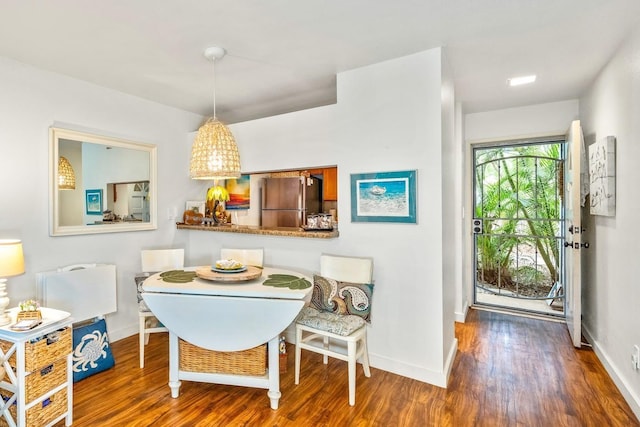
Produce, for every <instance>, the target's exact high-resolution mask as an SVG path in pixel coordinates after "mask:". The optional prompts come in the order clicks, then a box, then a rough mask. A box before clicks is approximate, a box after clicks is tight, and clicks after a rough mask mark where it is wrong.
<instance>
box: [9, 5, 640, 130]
mask: <svg viewBox="0 0 640 427" xmlns="http://www.w3.org/2000/svg"><path fill="white" fill-rule="evenodd" d="M639 20H640V1H638V0H562V1H558V0H269V1H265V0H243V1H221V0H207V1H204V0H133V1H132V0H108V1H101V2H95V1H86V0H56V1H42V0H2V1H1V2H0V56H5V57H8V58H12V59H15V60H17V61H20V62H23V63H26V64H31V65H33V66H35V67H38V68H41V69H45V70H50V71H53V72H57V73H60V74H65V75H68V76H71V77H74V78H78V79H81V80H85V81H88V82H92V83H95V84H97V85H100V86H104V87H107V88H111V89H115V90H118V91H121V92H125V93H128V94H132V95H136V96H139V97H141V98H145V99H149V100H152V101H156V102H159V103H161V104H165V105H169V106H173V107H176V108H179V109H182V110H187V111H191V112H195V113H198V114H202V115H211V114H212V112H213V65H212V64H211V63H210V62H209V61H207V60H206V59H205V58H204V56H203V52H204V49H205V48H207V47H209V46H221V47H224V48H225V49H226V50H227V52H228V53H227V56H225V57H224V58H223V59H222V60H221V61H218V62H216V65H215V76H216V88H217V90H216V98H217V102H216V105H217V115H218V117H219V118H220V119H221V120H223V121H226V122H228V123H235V122H240V121H245V120H251V119H255V118H259V117H265V116H271V115H275V114H280V113H285V112H289V111H295V110H300V109H305V108H310V107H315V106H319V105H326V104H331V103H334V102H335V100H336V93H335V91H336V89H335V82H336V77H335V76H336V73H339V72H342V71H346V70H350V69H354V68H358V67H362V66H365V65H368V64H373V63H377V62H381V61H384V60H387V59H392V58H397V57H401V56H404V55H409V54H412V53H416V52H420V51H423V50H427V49H430V48H434V47H438V46H444V47H445V53H446V56H447V58H448V61H449V63H450V65H451V68H452V70H453V76H454V81H455V88H456V97H457V99H458V101H460V102H461V103H462V106H463V109H464V111H465V112H467V113H468V112H477V111H488V110H494V109H500V108H509V107H517V106H522V105H529V104H538V103H544V102H553V101H559V100H566V99H574V98H577V97H578V96H579V95H580V94H581V93H582V91H583V90H584V89H585V88H586V87H587V86H588V85H589V83H590V82H591V81H592V80H593V79H594V77H595V76H596V75H597V73H598V71H599V70H600V69H601V68H602V67H603V66H604V64H605V63H606V62H607V60H608V59H609V58H610V57H611V56H612V54H613V53H614V52H615V49H616V48H617V46H619V44H620V43H621V42H622V40H623V39H624V38H625V37H626V36H627V35H628V34H629V32H630V31H631V29H632V27H633V26H634V24H637V23H638V21H639ZM525 74H537V76H538V81H537V82H536V83H535V84H534V85H530V86H527V87H518V88H509V87H507V85H506V79H507V78H509V77H513V76H519V75H525Z"/></svg>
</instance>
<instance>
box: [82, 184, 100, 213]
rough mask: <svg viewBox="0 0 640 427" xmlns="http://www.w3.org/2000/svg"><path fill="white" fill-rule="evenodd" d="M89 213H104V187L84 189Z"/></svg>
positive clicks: (86, 207)
mask: <svg viewBox="0 0 640 427" xmlns="http://www.w3.org/2000/svg"><path fill="white" fill-rule="evenodd" d="M84 200H85V209H86V214H87V215H102V189H95V190H85V191H84Z"/></svg>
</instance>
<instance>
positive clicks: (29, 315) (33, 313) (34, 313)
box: [16, 310, 42, 322]
mask: <svg viewBox="0 0 640 427" xmlns="http://www.w3.org/2000/svg"><path fill="white" fill-rule="evenodd" d="M20 320H42V313H41V312H40V310H29V311H19V312H18V315H17V316H16V321H17V322H19V321H20Z"/></svg>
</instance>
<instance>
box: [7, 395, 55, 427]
mask: <svg viewBox="0 0 640 427" xmlns="http://www.w3.org/2000/svg"><path fill="white" fill-rule="evenodd" d="M2 398H3V399H4V400H5V401H6V400H7V399H8V398H9V396H7V395H6V394H5V392H4V391H3V393H2ZM65 412H67V388H66V387H65V388H63V389H61V390H59V391H57V392H55V393H54V394H53V395H51V396H49V397H48V398H46V399H43V400H42V402H38V403H37V404H35V405H33V406H32V407H31V408H29V409H27V412H26V413H25V418H26V421H27V422H26V425H27V426H44V425H48V424H51V421H53V420H54V419H56V418H58V417H59V416H60V415H62V414H64V413H65ZM9 413H10V414H11V418H12V419H13V421H14V422H17V416H18V410H17V406H16V402H13V403H12V404H11V406H9ZM8 425H9V424H8V423H7V420H6V419H5V417H2V416H0V427H5V426H8Z"/></svg>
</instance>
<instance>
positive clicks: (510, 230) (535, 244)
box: [475, 143, 563, 296]
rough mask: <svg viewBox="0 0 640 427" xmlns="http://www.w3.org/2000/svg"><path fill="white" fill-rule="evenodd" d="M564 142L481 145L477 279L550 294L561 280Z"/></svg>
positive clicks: (519, 290)
mask: <svg viewBox="0 0 640 427" xmlns="http://www.w3.org/2000/svg"><path fill="white" fill-rule="evenodd" d="M561 150H562V145H561V144H559V143H553V144H536V145H523V146H517V147H513V146H509V147H493V148H490V149H479V150H476V189H475V217H476V218H483V220H484V221H483V230H484V233H483V234H482V235H478V236H477V257H478V265H477V269H478V270H477V279H478V280H479V281H481V282H482V283H484V284H485V285H489V286H490V287H492V288H498V289H508V290H511V291H514V292H516V293H518V294H522V295H527V296H545V295H546V293H548V291H549V290H550V289H551V286H552V285H553V283H554V282H555V281H556V280H558V274H559V271H558V266H559V256H560V253H559V240H558V239H557V237H559V236H560V224H561V222H560V218H561V213H562V212H561V210H562V193H563V187H562V182H563V177H562V174H563V166H562V165H563V162H562V160H561V153H562V152H561Z"/></svg>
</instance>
